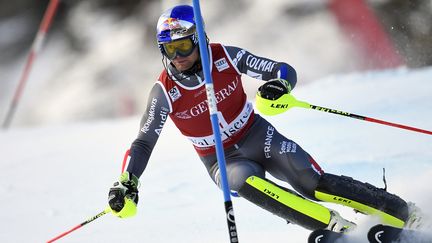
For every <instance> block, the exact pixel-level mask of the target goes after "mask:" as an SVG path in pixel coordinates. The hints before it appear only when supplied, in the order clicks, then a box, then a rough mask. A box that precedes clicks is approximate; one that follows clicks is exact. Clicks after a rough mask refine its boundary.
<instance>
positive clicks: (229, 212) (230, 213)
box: [193, 0, 239, 243]
mask: <svg viewBox="0 0 432 243" xmlns="http://www.w3.org/2000/svg"><path fill="white" fill-rule="evenodd" d="M193 11H194V17H195V22H196V25H197V32H198V43H199V50H200V55H201V63H202V67H203V73H204V80H205V87H206V92H207V101H208V107H209V112H210V120H211V124H212V128H213V135H214V139H215V146H216V157H217V161H218V165H219V172H220V179H221V183H222V191H223V195H224V200H225V212H226V217H227V223H228V232H229V238H230V242H231V243H237V242H239V241H238V237H237V228H236V224H235V218H234V210H233V206H232V201H231V196H230V188H229V184H228V178H227V173H226V163H225V154H224V150H223V146H222V139H221V133H220V129H219V119H218V116H217V114H218V110H217V106H216V103H217V102H216V96H215V92H214V87H213V80H212V77H211V74H210V66H209V65H210V63H209V56H208V49H207V48H208V47H207V38H206V35H205V32H204V24H203V20H202V16H201V9H200V4H199V0H193Z"/></svg>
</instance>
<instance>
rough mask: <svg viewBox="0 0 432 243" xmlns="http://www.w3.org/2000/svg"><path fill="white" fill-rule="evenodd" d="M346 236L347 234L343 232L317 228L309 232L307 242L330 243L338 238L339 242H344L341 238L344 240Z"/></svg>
mask: <svg viewBox="0 0 432 243" xmlns="http://www.w3.org/2000/svg"><path fill="white" fill-rule="evenodd" d="M347 238H348V237H347V235H346V234H343V233H338V232H335V231H331V230H327V229H317V230H314V231H312V232H311V233H310V235H309V238H308V243H332V242H335V241H336V240H338V239H340V240H341V242H344V241H343V240H346V239H347ZM346 241H347V240H346ZM347 242H348V241H347Z"/></svg>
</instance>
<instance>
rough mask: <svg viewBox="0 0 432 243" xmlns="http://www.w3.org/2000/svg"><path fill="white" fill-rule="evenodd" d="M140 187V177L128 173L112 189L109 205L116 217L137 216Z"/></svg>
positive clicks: (123, 174)
mask: <svg viewBox="0 0 432 243" xmlns="http://www.w3.org/2000/svg"><path fill="white" fill-rule="evenodd" d="M138 185H139V180H138V177H136V176H135V175H133V174H131V173H129V172H127V171H126V172H123V173H122V174H121V176H120V179H119V181H116V182H115V183H114V185H113V187H111V188H110V191H109V194H108V204H109V206H110V208H111V209H112V213H113V214H114V215H115V216H117V217H119V218H128V217H132V216H135V214H136V212H137V204H138Z"/></svg>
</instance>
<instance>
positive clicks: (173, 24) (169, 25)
mask: <svg viewBox="0 0 432 243" xmlns="http://www.w3.org/2000/svg"><path fill="white" fill-rule="evenodd" d="M181 28H182V25H181V24H180V22H179V20H178V19H176V18H167V19H166V20H165V21H164V22H163V23H162V25H161V31H164V30H175V29H181Z"/></svg>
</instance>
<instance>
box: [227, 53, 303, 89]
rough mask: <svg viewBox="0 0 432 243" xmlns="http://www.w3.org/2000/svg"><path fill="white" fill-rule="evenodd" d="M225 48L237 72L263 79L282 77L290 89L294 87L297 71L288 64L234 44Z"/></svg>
mask: <svg viewBox="0 0 432 243" xmlns="http://www.w3.org/2000/svg"><path fill="white" fill-rule="evenodd" d="M225 49H226V51H227V53H228V55H229V56H230V58H231V60H232V62H233V64H234V65H235V66H236V67H237V69H238V71H239V72H241V73H244V74H246V75H248V76H250V77H252V78H256V79H261V80H265V81H268V80H271V79H284V80H286V81H288V82H289V84H290V87H291V89H293V88H294V87H295V85H296V83H297V73H296V71H295V69H294V68H293V67H292V66H290V65H289V64H287V63H285V62H277V61H273V60H271V59H268V58H264V57H259V56H255V55H253V54H252V53H250V52H248V51H246V50H244V49H241V48H238V47H235V46H225Z"/></svg>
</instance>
